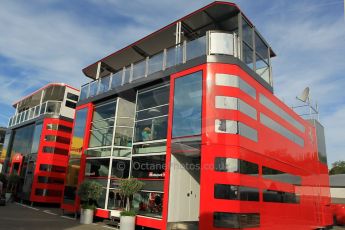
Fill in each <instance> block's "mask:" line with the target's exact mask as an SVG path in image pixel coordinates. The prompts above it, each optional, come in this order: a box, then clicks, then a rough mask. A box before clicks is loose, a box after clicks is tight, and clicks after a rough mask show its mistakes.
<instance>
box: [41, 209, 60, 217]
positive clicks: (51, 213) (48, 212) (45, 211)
mask: <svg viewBox="0 0 345 230" xmlns="http://www.w3.org/2000/svg"><path fill="white" fill-rule="evenodd" d="M43 212H44V213H47V214H50V215H54V216H57V215H58V214H56V213H53V212H50V211H49V210H44V211H43Z"/></svg>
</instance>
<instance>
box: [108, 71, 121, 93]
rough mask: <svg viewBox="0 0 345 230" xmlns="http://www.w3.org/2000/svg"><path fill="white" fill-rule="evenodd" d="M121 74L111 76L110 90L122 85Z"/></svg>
mask: <svg viewBox="0 0 345 230" xmlns="http://www.w3.org/2000/svg"><path fill="white" fill-rule="evenodd" d="M122 74H123V71H122V70H120V71H119V72H116V73H114V74H113V77H112V80H111V88H112V89H115V88H116V87H119V86H121V85H122Z"/></svg>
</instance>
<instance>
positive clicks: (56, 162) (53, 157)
mask: <svg viewBox="0 0 345 230" xmlns="http://www.w3.org/2000/svg"><path fill="white" fill-rule="evenodd" d="M48 124H56V125H64V126H66V127H72V122H71V121H66V120H62V119H57V118H45V119H44V120H43V127H42V133H41V139H40V145H39V148H38V153H37V160H36V168H35V172H34V178H33V183H32V192H31V195H30V201H33V202H46V203H60V201H61V196H62V194H63V189H64V186H63V184H49V183H39V182H38V177H39V176H45V177H48V178H60V179H65V176H66V171H64V172H48V171H40V165H41V164H47V165H52V166H59V167H64V168H65V170H66V166H67V164H68V156H67V154H66V155H61V154H53V153H44V152H43V149H44V147H57V148H61V149H69V146H68V145H66V144H61V143H57V142H51V141H46V140H45V136H46V135H55V136H63V137H65V138H68V139H70V138H71V133H70V132H66V131H59V130H48V129H47V125H48ZM36 189H47V190H48V191H49V190H53V191H57V192H58V193H61V195H60V196H55V195H54V196H49V192H48V193H47V194H46V195H44V196H41V195H36V194H35V192H36Z"/></svg>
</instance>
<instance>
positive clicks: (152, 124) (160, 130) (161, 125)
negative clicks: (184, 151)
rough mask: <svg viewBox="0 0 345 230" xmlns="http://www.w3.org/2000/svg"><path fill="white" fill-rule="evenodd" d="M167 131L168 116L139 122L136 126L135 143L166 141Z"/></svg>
mask: <svg viewBox="0 0 345 230" xmlns="http://www.w3.org/2000/svg"><path fill="white" fill-rule="evenodd" d="M167 131H168V117H167V116H164V117H157V118H153V119H149V120H143V121H138V122H136V124H135V141H136V142H144V141H152V140H162V139H166V136H167Z"/></svg>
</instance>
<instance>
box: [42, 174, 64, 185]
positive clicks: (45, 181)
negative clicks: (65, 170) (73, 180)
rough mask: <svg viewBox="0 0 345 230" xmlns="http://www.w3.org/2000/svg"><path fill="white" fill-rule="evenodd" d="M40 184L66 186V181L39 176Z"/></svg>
mask: <svg viewBox="0 0 345 230" xmlns="http://www.w3.org/2000/svg"><path fill="white" fill-rule="evenodd" d="M38 183H42V184H64V183H65V182H64V179H62V178H56V177H45V176H38Z"/></svg>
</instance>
